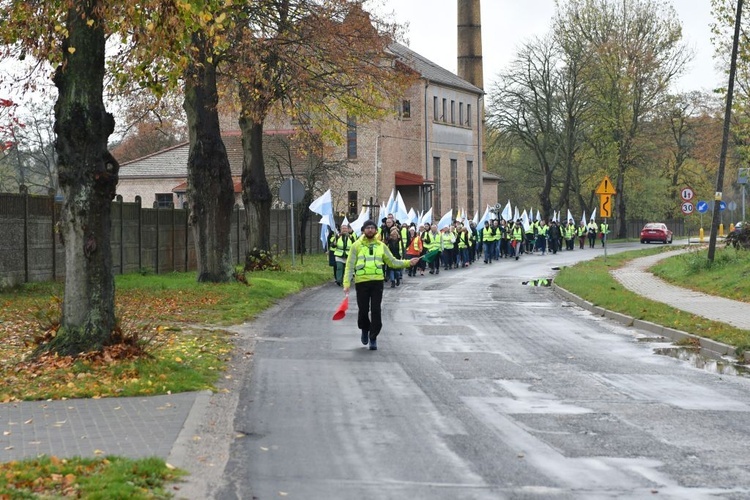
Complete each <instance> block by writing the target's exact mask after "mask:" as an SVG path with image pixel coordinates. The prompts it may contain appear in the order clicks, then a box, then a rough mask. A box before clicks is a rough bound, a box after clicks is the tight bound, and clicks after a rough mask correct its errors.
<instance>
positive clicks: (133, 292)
mask: <svg viewBox="0 0 750 500" xmlns="http://www.w3.org/2000/svg"><path fill="white" fill-rule="evenodd" d="M326 257H327V256H325V255H315V256H305V262H304V265H297V266H295V267H294V268H292V267H291V265H289V262H284V261H282V271H256V272H253V273H250V274H248V275H247V279H248V284H244V283H240V282H232V283H222V284H215V283H198V282H196V279H195V273H170V274H164V275H154V274H151V275H141V274H130V275H123V276H117V277H116V294H117V295H116V307H117V317H118V321H119V322H120V326H121V328H122V330H123V332H124V333H125V334H126V335H135V336H137V338H138V339H139V343H140V344H141V345H143V346H144V347H145V350H146V352H147V353H148V354H149V356H146V357H142V356H141V357H135V358H134V357H129V356H120V355H119V352H118V351H117V350H108V351H105V352H104V353H103V354H102V355H97V356H82V357H79V358H77V359H73V358H69V357H48V358H45V359H42V360H32V359H31V358H30V354H31V352H32V351H33V349H34V348H35V347H36V344H37V342H38V339H39V338H41V337H43V336H44V335H46V334H49V332H50V330H51V329H54V327H55V322H56V319H57V318H59V315H60V304H61V297H62V293H63V285H62V284H61V283H32V284H27V285H24V286H21V287H18V288H15V289H13V290H9V291H4V292H1V293H0V306H2V307H0V311H1V312H0V360H2V361H0V380H1V381H2V382H3V384H2V387H0V401H2V402H10V401H18V400H40V399H66V398H78V397H93V398H99V397H111V396H142V395H155V394H168V393H175V392H185V391H195V390H204V389H215V387H214V384H215V383H216V381H217V380H218V378H219V376H220V373H221V371H222V369H223V368H224V364H225V362H226V361H227V360H228V359H229V356H230V353H231V350H232V334H230V333H228V332H226V331H222V330H215V329H214V328H215V326H217V325H218V326H227V325H233V324H239V323H242V322H245V321H249V320H251V319H253V318H255V317H256V316H257V315H258V314H259V313H261V312H262V311H264V310H265V309H267V308H268V307H270V306H271V305H273V304H274V303H276V302H277V301H278V300H280V299H281V298H283V297H286V296H287V295H290V294H293V293H297V292H299V291H300V290H302V289H303V288H306V287H310V286H314V285H318V284H321V283H324V282H326V281H328V280H330V279H331V271H330V267H328V262H327V258H326ZM209 325H210V326H211V328H210V329H209V328H208V326H209Z"/></svg>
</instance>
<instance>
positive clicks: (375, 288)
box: [354, 280, 383, 340]
mask: <svg viewBox="0 0 750 500" xmlns="http://www.w3.org/2000/svg"><path fill="white" fill-rule="evenodd" d="M354 289H355V290H356V291H357V307H358V308H359V314H358V316H357V326H358V327H359V329H360V330H366V331H368V332H370V339H371V340H372V339H374V338H376V337H377V336H378V334H379V333H380V329H381V328H383V320H382V318H381V316H380V304H381V302H382V301H383V280H375V281H363V282H361V283H355V284H354ZM370 318H372V319H370Z"/></svg>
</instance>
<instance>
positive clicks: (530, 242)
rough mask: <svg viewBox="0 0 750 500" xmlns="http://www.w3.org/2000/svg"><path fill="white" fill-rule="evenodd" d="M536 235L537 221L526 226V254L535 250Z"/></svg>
mask: <svg viewBox="0 0 750 500" xmlns="http://www.w3.org/2000/svg"><path fill="white" fill-rule="evenodd" d="M535 233H536V221H532V222H529V224H528V226H526V234H525V237H524V243H525V244H526V248H525V252H526V253H531V252H532V251H533V250H534V234H535Z"/></svg>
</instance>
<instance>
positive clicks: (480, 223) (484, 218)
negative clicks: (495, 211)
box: [477, 205, 492, 230]
mask: <svg viewBox="0 0 750 500" xmlns="http://www.w3.org/2000/svg"><path fill="white" fill-rule="evenodd" d="M491 215H492V213H491V212H490V206H489V205H487V208H485V209H484V214H482V218H481V219H479V220H478V221H477V229H479V230H481V229H482V228H483V227H484V223H485V222H486V221H488V220H490V216H491Z"/></svg>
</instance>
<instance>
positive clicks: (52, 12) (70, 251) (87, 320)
mask: <svg viewBox="0 0 750 500" xmlns="http://www.w3.org/2000/svg"><path fill="white" fill-rule="evenodd" d="M103 15H104V2H101V1H100V0H66V1H63V0H58V1H48V2H23V1H6V2H3V3H2V4H0V19H3V21H2V22H1V23H0V39H1V40H2V42H3V44H4V47H5V51H4V56H5V57H13V56H16V57H26V55H27V54H28V55H30V56H33V57H36V58H37V59H39V60H41V61H50V62H51V63H52V64H53V65H54V66H55V68H56V69H55V72H54V77H53V81H54V84H55V86H56V87H57V92H58V97H57V101H56V103H55V111H54V116H55V128H54V130H55V134H56V142H55V149H56V152H57V173H58V180H59V185H60V190H61V192H62V194H63V197H64V202H63V208H62V212H61V219H60V223H61V236H62V238H63V240H64V244H65V268H66V273H65V296H64V300H63V311H62V319H61V323H60V329H59V331H58V333H57V336H56V337H55V338H54V339H53V340H52V341H51V342H50V344H48V346H47V349H50V350H52V351H55V352H58V353H61V354H78V353H80V352H84V351H89V350H98V349H100V348H102V347H103V346H105V345H107V344H109V343H111V342H112V340H113V336H112V332H113V329H114V326H115V311H114V297H115V285H114V276H113V274H112V255H111V248H110V207H111V201H112V199H113V198H114V195H115V188H116V186H117V174H118V169H119V165H118V163H117V161H116V160H115V159H114V157H112V155H111V154H110V153H109V152H108V151H107V140H108V137H109V135H110V134H111V133H112V131H113V129H114V123H115V122H114V118H113V117H112V115H111V114H109V113H108V112H107V111H106V109H105V107H104V102H103V98H102V95H103V85H104V72H105V68H104V53H105V22H106V19H105V18H104V17H103Z"/></svg>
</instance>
